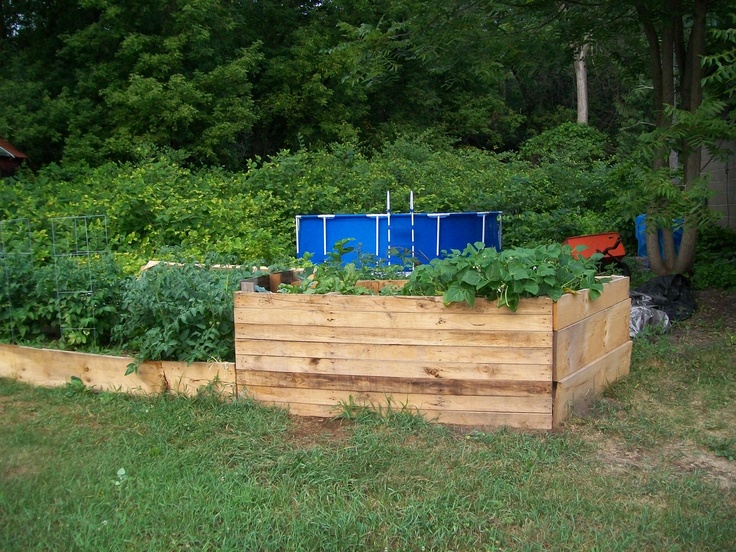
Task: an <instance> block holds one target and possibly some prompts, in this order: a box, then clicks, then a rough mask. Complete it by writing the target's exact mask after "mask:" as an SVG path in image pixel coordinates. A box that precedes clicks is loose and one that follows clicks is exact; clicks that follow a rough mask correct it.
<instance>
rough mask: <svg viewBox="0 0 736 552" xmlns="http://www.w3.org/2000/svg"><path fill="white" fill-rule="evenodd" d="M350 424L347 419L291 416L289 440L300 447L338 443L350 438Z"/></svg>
mask: <svg viewBox="0 0 736 552" xmlns="http://www.w3.org/2000/svg"><path fill="white" fill-rule="evenodd" d="M350 425H351V422H350V421H348V420H331V419H329V418H309V417H301V416H292V417H291V428H290V429H289V434H290V439H291V441H292V442H293V443H294V444H295V445H299V446H302V447H309V446H315V445H325V444H330V445H336V444H337V445H339V444H342V443H345V442H346V441H347V440H348V439H349V438H350V429H349V428H350Z"/></svg>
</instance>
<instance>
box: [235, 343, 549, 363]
mask: <svg viewBox="0 0 736 552" xmlns="http://www.w3.org/2000/svg"><path fill="white" fill-rule="evenodd" d="M235 353H236V354H237V355H258V356H273V357H300V358H335V359H357V358H360V359H363V360H373V361H377V362H381V361H384V360H402V361H405V362H433V363H439V362H473V363H474V362H494V363H501V364H551V363H552V349H550V348H548V347H538V348H533V347H526V348H521V347H517V348H503V347H452V346H436V347H416V346H411V345H376V344H370V343H369V344H363V343H320V342H312V343H310V342H303V341H270V340H259V339H249V340H245V339H241V340H238V341H237V342H236V343H235Z"/></svg>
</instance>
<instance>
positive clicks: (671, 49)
mask: <svg viewBox="0 0 736 552" xmlns="http://www.w3.org/2000/svg"><path fill="white" fill-rule="evenodd" d="M664 7H665V8H666V13H668V14H670V15H669V16H665V17H663V18H662V19H659V22H660V23H661V33H660V32H658V31H657V27H656V25H655V22H656V21H657V17H656V16H655V15H654V14H653V13H652V12H650V11H649V9H648V6H647V4H646V3H644V2H638V3H637V12H638V14H639V18H640V21H641V23H642V25H643V27H644V34H645V36H646V38H647V42H648V44H649V53H650V63H651V67H652V79H653V89H654V109H655V118H656V125H657V128H660V129H665V128H667V127H669V126H670V125H671V123H672V121H671V120H669V118H668V116H667V114H666V112H665V106H667V105H671V106H675V107H679V108H680V109H685V110H687V111H690V112H694V111H696V110H697V109H698V107H699V106H700V104H701V103H702V101H703V95H702V87H701V82H700V80H701V77H702V71H701V66H700V60H701V58H702V56H703V55H704V54H705V33H706V13H707V7H708V0H695V3H694V6H693V11H692V14H691V16H692V21H691V25H688V27H689V28H690V37H689V41H687V44H686V40H685V30H684V29H685V27H686V25H684V23H683V18H684V16H685V14H684V11H683V6H682V1H681V0H667V2H665V6H664ZM678 84H679V87H678V86H677V85H678ZM678 90H679V98H678V97H677V94H676V92H677V91H678ZM678 100H679V101H678ZM669 159H674V160H677V159H679V162H681V163H682V169H683V180H682V182H681V183H680V184H679V185H680V186H682V187H683V188H685V189H688V188H689V187H690V186H691V185H692V184H693V182H694V181H695V180H696V179H697V178H699V176H700V166H701V148H700V147H696V146H694V145H692V144H690V143H688V141H687V139H683V140H682V143H681V144H680V148H679V156H670V152H669V151H664V150H662V151H658V152H656V154H655V159H654V160H653V168H654V170H659V169H661V168H663V167H665V166H667V165H669V163H670V162H669ZM670 168H672V169H675V168H677V167H670ZM662 201H663V200H660V203H658V204H654V205H652V206H651V207H650V209H648V216H647V230H648V234H647V256H648V258H649V263H650V266H651V268H652V270H653V271H654V272H656V273H657V274H671V273H684V272H688V271H689V270H691V269H692V266H693V263H694V260H695V245H696V242H697V224H698V221H697V219H696V217H695V216H694V215H688V216H686V217H685V220H684V227H683V235H682V239H681V241H680V247H679V251H678V252H677V253H675V244H674V237H673V233H672V228H671V227H669V225H668V227H666V228H662V229H660V230H661V233H662V238H663V249H664V258H663V256H662V255H661V253H660V248H659V240H658V235H657V228H656V224H655V215H656V213H657V212H659V211H661V210H662V209H663V208H666V207H667V205H666V203H663V202H662ZM683 215H685V214H684V213H683Z"/></svg>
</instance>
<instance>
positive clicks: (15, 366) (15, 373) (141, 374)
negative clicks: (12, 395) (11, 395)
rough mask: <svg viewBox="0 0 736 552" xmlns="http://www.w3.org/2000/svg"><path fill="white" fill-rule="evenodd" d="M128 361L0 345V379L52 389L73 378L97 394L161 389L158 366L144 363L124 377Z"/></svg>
mask: <svg viewBox="0 0 736 552" xmlns="http://www.w3.org/2000/svg"><path fill="white" fill-rule="evenodd" d="M131 362H133V359H132V358H127V357H115V356H103V355H91V354H87V353H77V352H73V351H57V350H51V349H35V348H33V347H20V346H15V345H0V376H4V377H9V378H13V379H16V380H19V381H23V382H26V383H30V384H33V385H40V386H45V387H54V386H58V385H64V384H66V383H69V381H71V378H72V377H77V378H79V379H81V380H82V381H83V382H84V384H85V385H87V386H89V387H91V388H93V389H97V390H100V391H125V392H129V393H144V394H146V393H160V392H162V391H163V390H164V389H165V383H164V379H163V375H162V370H161V365H160V363H155V362H147V363H145V364H143V365H141V367H140V369H139V370H138V373H134V374H130V375H128V376H126V375H125V371H126V370H127V366H128V364H130V363H131Z"/></svg>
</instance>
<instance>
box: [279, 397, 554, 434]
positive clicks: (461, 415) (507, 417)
mask: <svg viewBox="0 0 736 552" xmlns="http://www.w3.org/2000/svg"><path fill="white" fill-rule="evenodd" d="M269 404H270V405H272V406H276V407H280V408H284V409H286V410H288V411H289V412H290V413H291V414H293V415H295V416H310V417H318V418H334V417H336V416H339V415H340V414H341V413H342V407H341V406H339V405H333V406H327V405H315V404H308V403H297V402H292V403H269ZM393 408H394V410H401V405H398V404H396V403H394V404H393ZM410 412H419V413H420V414H421V415H422V416H424V418H425V419H426V420H428V421H431V422H440V423H443V424H450V425H457V426H464V427H468V428H477V429H492V428H501V427H511V428H516V429H528V430H549V429H552V416H551V415H550V414H547V413H544V414H539V413H531V412H463V411H439V410H419V411H417V410H416V409H410Z"/></svg>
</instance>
